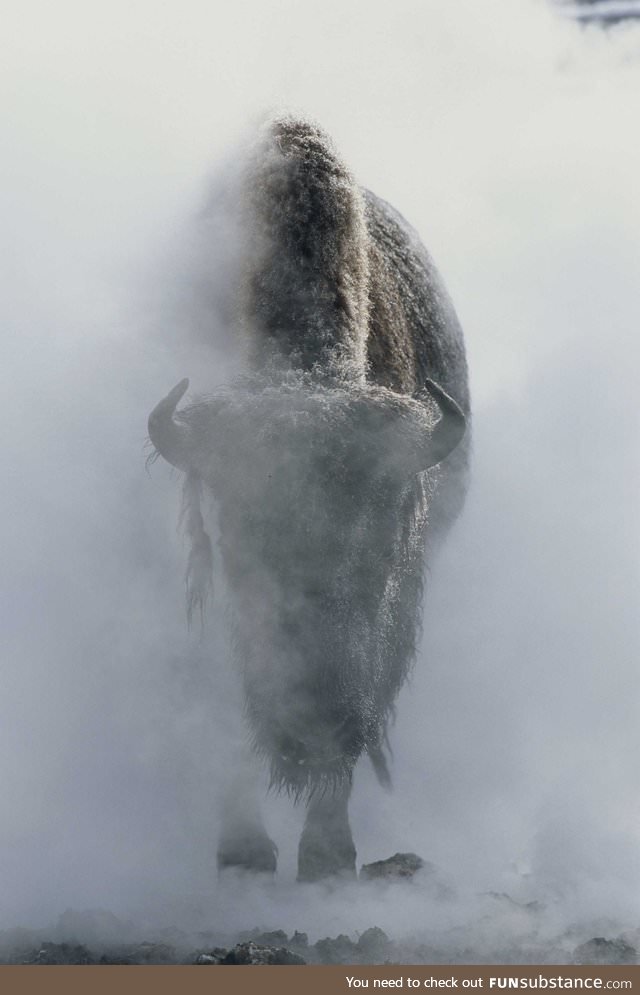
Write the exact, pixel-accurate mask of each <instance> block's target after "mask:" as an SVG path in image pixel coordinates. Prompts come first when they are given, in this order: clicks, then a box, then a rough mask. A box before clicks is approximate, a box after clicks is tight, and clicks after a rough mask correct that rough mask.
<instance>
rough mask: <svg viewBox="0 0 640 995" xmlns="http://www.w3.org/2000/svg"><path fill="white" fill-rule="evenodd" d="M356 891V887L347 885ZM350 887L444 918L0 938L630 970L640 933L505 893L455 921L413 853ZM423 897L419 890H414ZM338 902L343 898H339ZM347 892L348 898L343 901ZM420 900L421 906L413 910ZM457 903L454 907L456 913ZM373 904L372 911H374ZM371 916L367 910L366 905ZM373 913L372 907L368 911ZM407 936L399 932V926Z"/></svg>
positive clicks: (52, 953)
mask: <svg viewBox="0 0 640 995" xmlns="http://www.w3.org/2000/svg"><path fill="white" fill-rule="evenodd" d="M352 887H353V885H352ZM356 887H359V888H364V889H374V890H376V889H377V892H378V897H379V895H380V894H381V893H383V894H384V896H385V897H386V898H388V900H389V901H395V902H398V901H400V902H401V904H402V905H403V906H406V904H407V903H408V902H410V901H413V902H414V905H415V908H418V909H419V908H421V907H422V905H421V903H422V901H423V896H424V899H425V901H426V900H427V897H428V900H429V902H430V903H431V906H432V908H433V907H436V908H439V909H442V915H441V916H436V919H435V925H434V920H433V919H432V921H431V924H430V925H429V927H428V928H425V927H423V928H419V924H418V923H416V927H417V928H416V930H415V932H413V933H412V934H411V935H404V936H402V935H400V936H391V935H389V933H388V932H385V931H384V930H383V929H381V928H380V927H379V926H376V925H371V926H369V927H368V928H365V929H362V930H359V931H355V930H354V931H353V932H352V933H350V934H347V933H338V935H335V936H320V937H319V938H317V939H315V940H313V941H312V940H310V938H309V936H308V934H307V933H306V932H303V931H301V930H300V931H299V930H294V931H293V932H289V933H287V932H286V931H285V930H283V929H270V930H265V929H264V928H261V927H258V926H256V927H255V928H254V929H251V930H248V931H241V932H237V933H235V934H231V935H229V934H225V933H222V932H221V931H219V930H199V931H194V930H193V929H192V930H185V929H178V928H176V927H169V928H167V927H164V928H161V929H158V928H152V927H145V926H141V925H140V924H136V923H134V922H127V921H123V920H122V919H119V918H118V917H116V916H115V915H113V914H112V913H110V912H106V911H101V910H92V911H84V912H78V911H74V910H72V909H69V910H67V911H66V912H65V913H64V914H63V915H61V916H60V917H59V919H58V920H57V922H56V923H55V924H54V925H52V926H50V927H47V928H44V929H31V928H24V927H19V928H14V929H8V930H4V931H0V963H4V964H199V965H202V966H216V965H218V964H395V963H399V964H474V963H475V964H480V963H497V964H509V963H512V964H544V963H546V964H636V963H639V962H640V957H639V951H640V928H622V927H621V926H620V924H616V923H614V922H613V921H611V920H606V919H605V920H592V921H590V922H582V923H580V924H578V923H576V924H572V925H564V926H562V925H560V920H553V918H552V917H551V918H550V915H549V910H548V909H547V908H546V907H545V905H544V904H543V903H541V902H539V901H525V902H523V901H517V900H516V899H514V898H513V897H511V896H510V895H508V894H506V893H502V892H487V893H484V894H483V895H481V896H478V904H477V907H474V909H473V911H472V914H471V915H469V914H468V910H467V915H466V918H464V920H463V918H462V917H461V918H460V919H459V920H458V919H457V914H458V911H460V912H461V911H462V906H461V905H460V904H459V900H458V899H457V898H456V895H455V893H454V891H453V889H452V888H451V887H450V886H449V884H448V883H447V882H446V881H445V880H442V879H441V878H440V877H439V875H438V873H437V872H436V871H435V869H434V868H433V867H432V866H431V865H430V864H428V863H426V862H425V861H423V860H422V859H421V858H420V857H418V856H417V855H416V854H412V853H403V854H395V855H394V856H393V857H390V858H389V859H388V860H382V861H377V862H376V863H373V864H368V865H364V866H363V868H362V869H361V872H360V882H359V884H356ZM418 889H420V890H418ZM341 894H342V892H341ZM347 895H348V893H347V892H345V896H347ZM416 898H418V903H417V904H415V903H416ZM456 902H458V904H456ZM380 907H381V906H380V905H378V906H377V908H378V909H380ZM367 908H369V906H367ZM372 908H373V906H372ZM145 931H146V933H145ZM403 931H404V932H405V933H406V928H405V927H403Z"/></svg>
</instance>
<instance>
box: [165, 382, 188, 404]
mask: <svg viewBox="0 0 640 995" xmlns="http://www.w3.org/2000/svg"><path fill="white" fill-rule="evenodd" d="M188 389H189V377H184V378H183V379H182V380H181V381H180V383H177V384H176V385H175V387H174V388H173V389H172V390H170V391H169V393H168V394H167V398H166V399H167V401H170V402H171V403H172V404H174V405H176V404H177V403H178V401H179V400H180V398H182V397H183V396H184V395H185V394H186V393H187V391H188Z"/></svg>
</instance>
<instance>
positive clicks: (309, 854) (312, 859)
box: [298, 831, 356, 883]
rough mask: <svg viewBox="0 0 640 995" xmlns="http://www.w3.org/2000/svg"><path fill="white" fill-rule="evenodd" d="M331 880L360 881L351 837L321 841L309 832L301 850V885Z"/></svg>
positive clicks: (299, 871)
mask: <svg viewBox="0 0 640 995" xmlns="http://www.w3.org/2000/svg"><path fill="white" fill-rule="evenodd" d="M328 878H334V879H335V878H339V879H342V880H347V881H353V880H355V879H356V848H355V846H354V845H353V841H352V840H351V834H349V836H348V837H346V838H338V839H337V838H336V837H335V836H332V835H331V834H328V835H327V837H326V838H324V839H319V838H318V837H317V836H315V834H310V833H308V831H307V832H305V833H303V836H302V839H301V840H300V847H299V849H298V881H302V882H307V883H309V882H313V881H325V880H327V879H328Z"/></svg>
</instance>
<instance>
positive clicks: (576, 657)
mask: <svg viewBox="0 0 640 995" xmlns="http://www.w3.org/2000/svg"><path fill="white" fill-rule="evenodd" d="M13 18H14V21H15V23H14V29H13V33H12V44H11V46H10V49H9V56H8V58H7V59H6V60H5V63H4V66H3V70H2V72H3V73H4V75H5V77H6V82H7V83H8V86H5V88H4V90H3V92H4V93H5V95H6V96H5V98H3V99H6V100H8V101H9V106H8V107H3V110H4V111H5V114H4V117H5V120H6V122H7V123H6V129H7V152H6V154H5V155H4V157H3V165H2V169H3V171H4V177H3V183H2V187H1V189H2V194H1V196H2V200H3V207H4V210H5V217H6V218H7V221H6V223H5V228H6V229H8V230H10V231H11V233H12V241H11V251H10V253H8V254H7V258H6V262H5V267H4V274H5V282H6V285H5V288H4V290H3V294H2V307H3V311H4V314H3V329H4V347H5V361H4V363H3V372H4V384H3V396H4V397H5V399H6V400H7V401H8V403H6V404H5V406H4V412H5V414H4V417H3V419H2V425H1V427H0V433H1V434H2V438H3V447H4V465H5V486H4V488H3V492H2V505H1V506H0V507H1V514H0V520H1V521H2V524H3V526H4V533H5V534H4V536H3V549H4V570H3V575H2V585H3V597H2V606H3V609H2V611H3V630H4V640H3V643H4V647H5V659H4V666H3V674H4V681H3V694H2V700H1V704H0V709H1V712H2V715H1V720H0V751H1V753H2V756H3V758H4V762H3V765H2V780H1V782H0V791H1V793H2V797H3V799H4V801H5V805H4V818H3V821H2V827H1V829H0V880H1V881H2V884H3V888H2V900H1V905H0V927H9V926H14V925H17V924H28V925H38V926H39V925H43V924H45V923H47V922H49V921H52V920H54V919H55V918H56V917H57V916H58V914H59V913H60V912H63V911H64V909H66V908H67V907H74V908H80V909H82V908H95V907H101V908H105V909H110V910H112V911H113V912H114V913H116V914H117V915H120V916H123V917H125V918H126V917H128V916H131V917H133V918H135V919H136V920H137V921H139V922H140V921H149V922H150V923H155V924H156V925H172V926H176V927H180V926H181V925H184V926H185V928H198V927H199V926H201V925H203V924H204V925H206V926H207V927H208V928H220V929H222V928H223V924H224V926H225V927H226V928H228V929H229V930H231V929H235V928H237V929H241V928H246V927H251V926H253V925H255V924H256V922H260V924H262V925H265V926H269V927H271V928H276V927H282V928H285V929H288V930H289V931H292V930H293V929H296V928H297V929H306V930H307V931H308V932H309V933H310V934H311V935H313V936H314V937H317V936H319V935H325V934H326V933H330V934H331V935H335V933H337V932H339V931H345V932H350V933H353V932H354V931H356V930H360V929H364V928H366V927H368V926H370V925H372V924H374V923H375V924H377V925H380V926H381V927H383V928H384V929H386V930H387V931H388V932H389V933H390V934H391V935H394V936H401V935H405V934H406V933H409V932H419V931H420V930H421V929H423V930H428V929H429V928H432V927H433V928H436V926H438V928H444V927H451V929H453V930H454V931H455V929H460V928H462V926H463V925H465V924H466V925H469V924H471V925H470V926H469V928H470V929H472V930H474V931H475V932H474V933H473V935H474V936H475V942H476V943H478V944H479V945H482V944H483V943H487V944H488V943H490V942H492V939H491V938H492V937H495V936H497V935H499V934H501V933H502V935H504V931H505V928H506V927H505V921H506V919H508V920H509V923H510V927H509V928H511V929H512V930H513V931H514V932H515V933H517V931H518V929H519V928H520V927H519V925H518V921H517V916H516V918H515V920H514V918H513V916H511V918H509V916H510V915H511V913H509V915H507V913H505V912H504V911H502V912H496V911H495V910H494V911H493V912H492V913H491V915H490V916H489V917H488V919H487V918H484V919H483V916H484V915H485V912H486V907H485V905H483V902H485V904H486V900H485V899H480V898H478V897H477V895H478V893H482V892H484V891H496V892H502V891H504V892H508V893H509V894H510V895H511V896H512V897H513V898H514V899H516V900H518V901H522V902H526V901H532V900H537V901H540V902H542V903H544V904H545V907H546V912H545V914H544V916H543V918H542V920H541V921H540V924H539V940H540V943H541V944H544V942H545V939H546V938H548V937H551V936H555V935H557V934H558V932H559V931H560V930H561V929H562V928H564V927H565V926H566V925H567V924H569V923H571V922H573V921H575V920H576V919H578V918H581V919H582V920H587V919H590V918H594V919H595V918H600V919H602V918H605V917H609V918H610V919H612V920H615V921H616V922H617V923H619V924H620V925H621V926H629V925H635V926H637V925H638V923H637V907H636V905H635V902H636V896H637V893H638V885H639V884H640V868H639V866H638V840H637V825H638V797H640V795H639V792H638V787H639V785H638V773H637V759H636V758H637V755H638V746H639V745H640V744H639V743H638V732H637V729H638V723H637V705H638V675H637V658H638V653H637V651H638V648H639V642H640V638H639V637H640V633H639V631H638V622H637V603H638V590H639V586H638V582H639V577H638V562H639V559H638V553H639V550H638V542H637V537H638V528H637V494H638V482H639V481H638V477H639V473H638V471H639V466H638V456H637V452H638V448H637V435H638V421H637V412H636V404H635V398H636V395H637V365H638V358H639V350H638V336H637V328H638V319H639V318H640V314H639V309H638V295H637V272H638V265H639V263H640V240H639V237H638V231H639V221H640V218H639V217H638V205H637V202H636V201H637V197H636V196H635V187H636V181H637V176H638V175H639V172H640V161H639V159H640V150H639V149H638V145H637V142H635V141H634V128H635V122H636V121H637V120H638V115H639V111H640V107H639V106H638V105H639V104H640V85H639V84H640V78H639V77H640V32H639V31H638V28H637V27H636V26H634V25H624V26H620V27H619V28H617V29H616V30H615V32H611V33H608V34H606V35H605V34H601V33H599V32H598V31H597V30H593V31H590V30H580V29H578V28H577V27H576V26H575V25H573V24H567V23H565V22H564V21H562V20H560V19H557V18H555V17H554V15H553V13H552V12H551V11H550V10H548V9H547V8H546V7H545V6H544V5H543V4H541V3H535V2H534V0H517V2H516V0H489V2H486V3H483V4H481V5H480V4H477V3H475V2H473V0H460V2H458V3H456V4H455V5H451V4H447V5H442V6H440V7H435V6H431V7H430V8H429V9H427V8H426V7H425V5H424V4H415V3H413V2H409V0H406V2H403V3H401V4H399V5H395V6H394V8H393V10H392V9H391V8H390V7H389V5H387V4H382V3H376V4H367V5H364V4H360V3H356V4H353V5H349V6H347V7H346V8H345V7H344V5H340V4H337V3H333V2H332V3H327V2H323V3H322V4H320V3H316V2H314V3H311V4H306V5H305V8H304V11H302V9H301V8H300V7H299V5H295V4H276V3H267V4H262V5H258V4H255V3H254V2H252V0H246V2H240V3H236V4H233V5H229V8H228V9H227V10H222V11H221V12H216V13H215V15H214V13H213V9H212V8H211V7H210V5H204V4H201V3H199V2H196V0H193V2H191V3H189V4H187V6H186V13H185V7H184V5H180V6H179V5H178V4H176V3H169V4H167V5H165V6H164V7H163V8H162V10H161V11H160V10H158V9H157V7H156V5H152V4H150V3H148V2H141V3H139V4H137V5H136V6H135V7H134V8H131V7H130V5H125V4H123V3H120V2H115V3H113V4H111V5H110V6H109V8H108V10H107V8H105V10H104V11H103V12H102V13H101V14H100V18H101V19H102V20H100V18H97V15H96V11H95V10H92V11H91V12H89V11H88V9H87V8H85V7H84V6H83V5H81V4H77V3H75V2H73V0H64V2H63V3H62V4H58V5H56V8H55V10H54V9H53V8H52V7H50V6H47V5H45V4H44V3H41V2H30V3H26V4H23V5H21V7H20V9H19V10H18V8H16V9H15V10H14V12H13ZM267 25H268V28H267ZM356 38H357V44H354V39H356ZM265 39H268V40H269V41H268V44H267V43H266V41H265ZM292 100H295V102H296V104H298V105H300V106H301V107H303V108H304V110H305V111H306V112H308V113H310V114H312V115H315V116H317V118H318V119H319V120H320V121H321V122H322V123H323V125H324V126H325V127H326V128H327V130H328V131H329V132H330V133H332V134H333V135H334V137H335V139H336V142H337V144H338V146H339V147H340V148H341V150H342V152H343V154H344V157H345V159H346V160H347V161H348V162H349V163H350V165H351V166H352V167H353V170H354V172H355V174H356V175H357V177H358V179H359V180H360V182H361V183H363V184H364V185H365V186H368V187H370V188H371V189H373V190H375V191H376V192H377V193H379V194H380V195H381V196H383V197H385V199H388V200H389V201H390V202H392V203H393V204H394V205H396V206H397V207H398V208H399V209H400V210H401V211H402V212H403V214H405V216H406V217H407V218H408V219H409V220H410V221H411V223H412V224H414V225H415V226H416V228H417V229H418V230H419V231H420V233H421V235H422V237H423V239H424V241H425V243H426V245H427V246H428V248H429V249H430V251H431V252H432V253H433V255H434V258H435V259H436V262H437V263H438V265H439V268H440V269H441V271H442V272H443V274H444V276H445V279H446V281H447V284H448V286H449V289H450V291H451V294H452V296H453V299H454V301H455V303H456V306H457V309H458V313H459V315H460V317H461V320H462V324H463V326H464V328H465V330H466V334H467V341H468V347H469V353H470V369H471V372H472V378H473V379H472V388H473V395H474V403H475V415H474V438H475V456H474V475H473V487H472V490H471V493H470V495H469V499H468V503H467V508H466V511H465V514H464V517H463V518H462V519H461V520H460V521H459V523H458V525H457V526H456V528H455V530H454V532H453V534H452V535H451V537H450V539H449V542H448V544H447V546H446V547H445V549H444V550H443V551H442V553H441V554H440V556H439V558H438V561H437V563H435V564H434V566H433V570H432V575H431V577H430V580H429V590H428V598H427V607H426V613H425V626H424V630H425V635H424V641H423V643H424V644H423V648H422V650H421V652H420V654H419V660H418V665H417V667H416V670H415V674H414V676H413V678H412V682H411V685H410V687H409V688H407V689H405V691H404V692H403V693H402V694H401V697H400V700H399V703H398V716H399V718H398V722H397V724H396V727H395V728H394V730H393V732H392V745H393V748H394V754H395V763H394V779H395V791H394V793H393V794H392V795H390V796H386V795H384V794H383V793H382V792H381V791H380V789H379V788H378V787H377V786H376V784H375V781H374V777H373V774H372V772H371V771H370V769H369V768H368V767H367V766H366V762H364V763H363V764H362V765H361V768H359V769H358V772H357V774H356V787H355V792H354V799H353V805H352V824H353V827H354V836H355V838H356V840H357V842H358V845H359V855H358V859H359V862H368V861H370V860H375V859H379V858H381V857H384V856H387V855H389V854H390V853H393V852H395V851H397V850H415V851H417V852H419V853H421V854H422V855H423V856H424V857H426V858H427V859H428V860H430V861H432V862H433V863H434V864H435V865H436V866H438V867H439V868H441V869H442V873H443V874H444V875H445V876H447V878H448V880H450V881H451V882H452V883H453V884H454V885H455V887H456V889H457V894H458V896H459V897H458V900H457V901H456V902H453V903H451V904H449V905H448V906H447V908H446V910H445V911H444V912H443V909H442V907H441V906H440V905H438V904H437V903H436V902H435V900H434V899H433V897H432V896H430V895H429V893H428V890H422V891H421V890H420V889H419V888H417V889H416V890H414V891H412V892H411V893H410V897H409V898H408V897H407V896H406V895H405V894H403V895H402V897H401V898H399V900H398V901H397V902H394V901H393V899H391V900H389V898H388V896H386V897H383V896H380V895H378V894H377V893H376V892H375V891H373V892H372V891H363V890H357V889H355V888H354V889H347V890H345V891H343V892H340V893H335V894H333V896H329V897H327V896H325V897H324V900H323V903H322V910H320V905H319V903H318V902H317V901H316V896H317V892H316V890H315V889H314V888H304V889H302V890H301V889H299V888H296V887H295V886H294V884H293V877H294V873H295V870H294V863H295V843H296V840H297V837H298V834H299V830H300V825H301V821H302V817H303V813H302V811H301V810H300V809H298V810H292V809H291V806H290V804H289V803H288V802H287V801H286V799H280V798H277V797H269V798H268V799H267V800H266V803H265V810H266V818H267V824H268V828H269V830H270V833H271V835H273V837H274V838H275V839H276V841H277V842H278V845H279V847H280V851H281V858H280V874H279V879H278V882H277V883H276V885H275V886H274V887H273V888H271V889H267V890H261V889H250V890H249V894H248V893H247V891H246V888H245V889H243V888H238V887H232V886H229V885H221V886H218V885H217V884H216V881H215V878H214V858H215V843H216V832H217V816H216V785H217V784H218V783H219V782H220V780H221V779H223V777H224V768H225V758H226V756H227V755H228V751H229V743H234V742H235V743H240V742H242V740H243V737H244V730H243V728H242V725H241V722H240V719H239V718H238V716H239V715H240V702H239V701H237V699H238V696H239V692H238V690H237V686H236V684H235V681H234V676H233V674H232V673H230V668H229V661H228V651H227V648H226V643H225V636H224V592H223V591H218V592H217V594H218V596H217V598H216V601H215V606H214V607H213V608H212V610H211V613H210V616H209V619H208V621H207V624H206V627H205V631H204V635H203V636H202V637H201V636H200V634H199V633H198V631H197V630H195V631H194V633H192V634H191V635H189V634H188V633H187V630H186V627H185V623H184V607H183V588H182V574H183V570H184V550H183V548H182V545H181V540H180V538H179V536H178V534H177V533H176V519H177V513H178V504H179V487H178V484H177V480H176V478H175V477H172V475H171V474H170V472H169V471H168V470H167V469H165V468H161V467H160V466H159V465H158V467H157V468H153V470H152V472H151V474H150V475H145V473H144V452H143V445H144V439H145V424H146V416H147V413H148V411H149V410H150V408H151V407H152V406H153V404H154V403H155V401H156V400H157V399H158V398H159V397H160V396H162V395H163V394H164V393H166V390H167V389H168V387H170V386H171V384H172V383H174V382H175V381H176V380H178V379H179V378H180V377H181V376H183V375H189V376H190V377H191V378H192V383H193V385H194V387H195V388H196V390H197V389H209V388H211V386H212V385H215V384H220V383H222V382H226V381H228V380H229V379H230V378H231V377H232V376H233V375H234V374H235V373H236V372H237V370H238V369H239V368H240V366H241V348H240V344H239V343H237V342H236V341H234V340H233V339H232V338H231V337H230V334H229V330H228V321H227V317H228V315H227V312H226V310H225V308H227V307H228V302H227V301H226V298H225V295H224V293H223V292H222V291H223V289H224V287H225V286H226V284H227V274H228V273H229V272H230V271H231V270H232V269H233V267H232V262H233V253H234V251H235V248H234V233H233V230H232V228H227V227H226V226H227V224H230V222H229V221H228V218H227V215H226V214H225V213H224V211H223V210H222V209H221V210H219V211H214V212H213V216H214V217H216V218H217V222H216V224H215V225H210V224H209V223H207V222H205V223H204V225H203V224H200V225H199V226H198V224H197V223H195V222H194V224H193V226H192V227H190V226H189V224H187V219H189V218H194V217H195V215H196V213H197V211H198V209H199V207H200V206H201V204H202V203H203V201H204V195H203V190H204V189H205V188H206V186H207V184H206V183H205V182H204V180H203V179H202V171H203V169H205V168H207V167H208V165H209V164H214V165H215V164H217V165H218V166H221V168H225V169H227V168H229V166H231V168H233V163H232V162H231V163H229V161H228V156H229V152H230V150H231V149H233V148H234V147H235V144H236V142H237V141H238V140H239V139H240V138H241V134H242V131H243V129H244V128H245V127H246V125H247V121H250V120H251V118H252V117H253V116H254V115H255V114H257V113H258V112H259V111H262V110H263V109H264V106H265V104H268V103H269V102H271V103H273V104H281V103H290V102H291V101H292ZM208 224H209V227H207V225H208ZM158 246H160V248H158ZM210 329H213V330H214V331H215V334H209V330H210ZM234 702H235V703H236V704H237V706H238V707H237V709H236V710H234V707H233V705H234ZM207 874H209V875H210V878H209V881H208V883H206V884H205V885H203V884H202V882H203V880H205V881H206V879H207ZM479 923H480V925H479ZM443 924H444V925H443ZM507 932H508V931H507Z"/></svg>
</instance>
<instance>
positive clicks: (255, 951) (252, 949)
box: [218, 940, 306, 964]
mask: <svg viewBox="0 0 640 995" xmlns="http://www.w3.org/2000/svg"><path fill="white" fill-rule="evenodd" d="M218 963H220V964H306V961H305V960H304V959H303V958H302V957H299V956H298V955H297V954H294V953H293V952H292V951H291V950H288V949H287V947H270V946H265V945H263V944H261V943H254V942H253V940H249V942H248V943H238V944H237V945H236V946H235V947H234V948H233V950H230V951H229V953H228V954H227V955H226V956H225V957H223V958H222V960H220V961H219V962H218Z"/></svg>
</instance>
